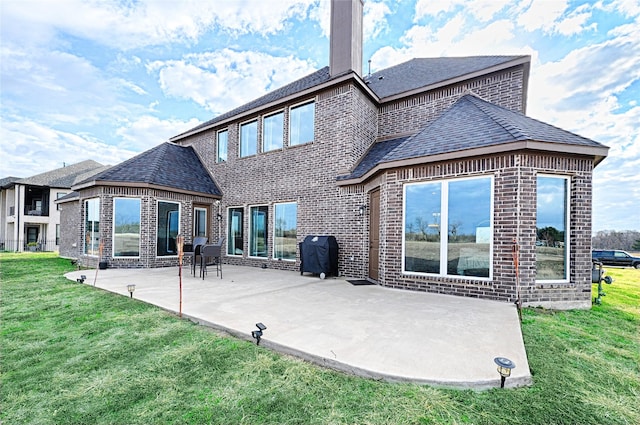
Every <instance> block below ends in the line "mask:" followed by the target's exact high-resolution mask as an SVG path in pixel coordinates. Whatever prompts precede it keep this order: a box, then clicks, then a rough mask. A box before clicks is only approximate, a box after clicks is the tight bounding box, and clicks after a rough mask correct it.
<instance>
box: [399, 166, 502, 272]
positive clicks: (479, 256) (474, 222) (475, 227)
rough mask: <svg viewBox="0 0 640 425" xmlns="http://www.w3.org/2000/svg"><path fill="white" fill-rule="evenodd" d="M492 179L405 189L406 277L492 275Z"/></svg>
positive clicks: (437, 182) (445, 182)
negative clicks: (412, 275) (418, 275)
mask: <svg viewBox="0 0 640 425" xmlns="http://www.w3.org/2000/svg"><path fill="white" fill-rule="evenodd" d="M492 217H493V179H492V178H491V177H479V178H477V177H476V178H467V179H456V180H445V181H435V182H425V183H412V184H407V185H405V187H404V246H403V251H404V262H403V272H405V273H427V274H435V275H441V276H473V277H476V278H490V277H491V276H492V264H491V255H492V245H493V244H492V241H493V231H492Z"/></svg>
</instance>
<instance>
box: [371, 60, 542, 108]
mask: <svg viewBox="0 0 640 425" xmlns="http://www.w3.org/2000/svg"><path fill="white" fill-rule="evenodd" d="M530 63H531V56H528V55H527V56H521V57H519V58H516V59H512V60H510V61H507V62H503V63H501V64H498V65H494V66H490V67H488V68H483V69H481V70H478V71H474V72H470V73H467V74H463V75H459V76H457V77H454V78H449V79H447V80H442V81H438V82H437V83H433V84H429V85H427V86H423V87H419V88H417V89H413V90H409V91H406V92H402V93H397V94H394V95H391V96H387V97H383V98H380V102H381V103H386V102H393V101H395V100H399V99H403V98H405V97H409V96H415V95H417V94H419V93H423V92H425V91H430V90H435V89H438V88H441V87H445V86H449V85H451V84H456V83H460V82H462V81H466V80H470V79H473V78H477V77H482V76H486V75H487V74H491V73H493V72H498V71H503V70H505V69H509V68H513V67H515V66H518V65H527V64H530ZM525 68H526V69H525V79H526V80H528V75H529V69H528V67H527V66H525ZM525 89H526V87H525ZM525 92H526V90H525Z"/></svg>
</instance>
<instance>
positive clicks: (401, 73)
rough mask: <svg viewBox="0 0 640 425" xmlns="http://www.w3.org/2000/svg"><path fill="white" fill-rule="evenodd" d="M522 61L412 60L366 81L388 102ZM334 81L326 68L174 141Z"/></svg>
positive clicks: (472, 58)
mask: <svg viewBox="0 0 640 425" xmlns="http://www.w3.org/2000/svg"><path fill="white" fill-rule="evenodd" d="M518 59H519V60H521V61H523V62H525V61H528V60H529V56H470V57H458V58H419V59H412V60H410V61H408V62H404V63H401V64H399V65H396V66H392V67H390V68H387V69H383V70H381V71H378V72H376V73H374V74H372V75H371V76H369V77H367V78H365V81H366V82H367V85H368V86H369V88H370V89H371V90H372V91H373V92H374V93H375V94H376V96H378V97H379V98H385V97H389V96H394V95H397V94H401V93H405V92H407V91H411V90H416V89H419V88H422V87H428V86H430V85H433V84H436V83H441V82H445V81H448V80H451V79H454V78H458V77H462V76H465V75H469V74H473V73H475V72H478V71H482V70H486V69H488V68H492V67H495V66H500V65H504V66H506V64H508V63H510V62H513V61H515V60H518ZM342 76H343V75H339V76H337V77H342ZM337 77H336V78H337ZM331 79H332V77H331V75H330V74H329V67H328V66H325V67H324V68H322V69H320V70H318V71H316V72H314V73H312V74H309V75H307V76H305V77H303V78H301V79H299V80H296V81H294V82H292V83H290V84H287V85H286V86H284V87H281V88H279V89H276V90H274V91H272V92H269V93H267V94H266V95H264V96H262V97H259V98H257V99H255V100H252V101H251V102H249V103H246V104H244V105H242V106H239V107H237V108H235V109H233V110H231V111H229V112H226V113H224V114H222V115H219V116H217V117H215V118H214V119H212V120H209V121H207V122H204V123H202V124H200V125H198V126H196V127H193V128H192V129H190V130H188V131H186V132H184V133H181V134H178V135H177V136H174V137H172V138H171V139H170V140H171V141H176V140H178V139H181V138H182V137H184V136H186V135H187V134H191V133H194V132H198V131H199V130H203V129H205V128H208V127H210V126H212V125H215V124H216V123H219V122H222V121H224V120H226V119H228V118H232V117H234V116H236V115H239V114H242V113H243V112H247V111H250V110H252V109H255V108H259V107H261V106H264V105H266V104H268V103H271V102H277V101H278V100H280V99H283V98H285V97H287V96H291V95H295V94H296V93H300V92H302V91H304V90H307V89H311V88H313V87H316V86H319V85H320V84H323V83H326V82H327V81H330V80H331Z"/></svg>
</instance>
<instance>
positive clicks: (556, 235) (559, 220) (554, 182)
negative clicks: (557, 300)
mask: <svg viewBox="0 0 640 425" xmlns="http://www.w3.org/2000/svg"><path fill="white" fill-rule="evenodd" d="M536 186H537V191H536V280H555V281H567V280H569V267H568V265H569V232H568V223H569V196H568V192H569V178H568V177H565V176H548V175H547V176H545V175H539V176H538V178H537V181H536Z"/></svg>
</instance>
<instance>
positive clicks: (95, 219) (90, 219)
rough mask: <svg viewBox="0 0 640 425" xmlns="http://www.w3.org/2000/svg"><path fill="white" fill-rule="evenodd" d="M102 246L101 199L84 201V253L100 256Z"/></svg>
mask: <svg viewBox="0 0 640 425" xmlns="http://www.w3.org/2000/svg"><path fill="white" fill-rule="evenodd" d="M99 245H100V199H98V198H95V199H87V200H86V201H84V253H85V254H87V255H98V253H99Z"/></svg>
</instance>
